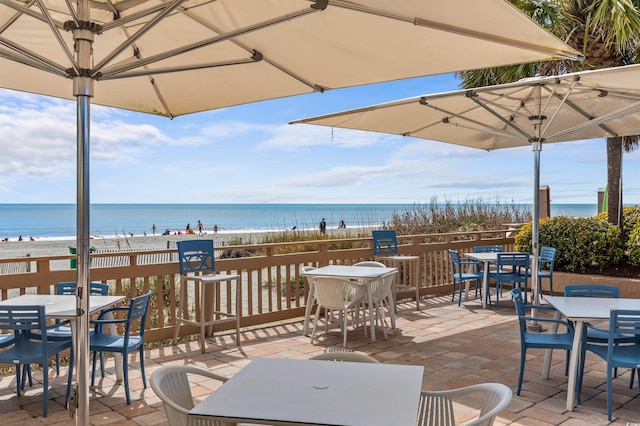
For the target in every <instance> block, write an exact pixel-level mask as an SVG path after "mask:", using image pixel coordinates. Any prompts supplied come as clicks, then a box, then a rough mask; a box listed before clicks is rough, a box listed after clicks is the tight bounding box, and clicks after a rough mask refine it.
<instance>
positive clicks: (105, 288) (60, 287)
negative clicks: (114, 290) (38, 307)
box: [56, 281, 109, 296]
mask: <svg viewBox="0 0 640 426" xmlns="http://www.w3.org/2000/svg"><path fill="white" fill-rule="evenodd" d="M77 286H78V283H76V282H75V281H69V282H60V283H58V284H56V294H76V287H77ZM89 294H91V295H92V296H107V295H109V285H108V284H102V283H94V282H91V283H89Z"/></svg>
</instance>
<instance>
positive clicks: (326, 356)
mask: <svg viewBox="0 0 640 426" xmlns="http://www.w3.org/2000/svg"><path fill="white" fill-rule="evenodd" d="M309 359H310V360H314V361H343V362H368V363H370V364H380V362H379V361H378V360H377V359H375V358H372V357H370V356H369V355H365V354H359V353H357V352H325V353H322V354H319V355H314V356H312V357H311V358H309Z"/></svg>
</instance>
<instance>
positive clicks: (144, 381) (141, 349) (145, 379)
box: [139, 344, 147, 389]
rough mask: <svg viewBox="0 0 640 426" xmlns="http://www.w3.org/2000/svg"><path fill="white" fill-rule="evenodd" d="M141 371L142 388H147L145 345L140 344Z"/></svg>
mask: <svg viewBox="0 0 640 426" xmlns="http://www.w3.org/2000/svg"><path fill="white" fill-rule="evenodd" d="M139 351H140V373H141V374H142V388H143V389H146V388H147V377H146V376H145V374H144V346H143V345H142V344H140V349H139Z"/></svg>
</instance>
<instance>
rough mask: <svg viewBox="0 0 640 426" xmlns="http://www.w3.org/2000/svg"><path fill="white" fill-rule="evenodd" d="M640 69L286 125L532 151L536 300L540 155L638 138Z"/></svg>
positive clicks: (537, 81) (531, 82)
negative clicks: (583, 143) (553, 147)
mask: <svg viewBox="0 0 640 426" xmlns="http://www.w3.org/2000/svg"><path fill="white" fill-rule="evenodd" d="M638 111H640V65H631V66H626V67H618V68H608V69H602V70H597V71H584V72H577V73H572V74H566V75H563V76H559V77H541V78H530V79H525V80H522V81H519V82H516V83H510V84H503V85H496V86H487V87H481V88H476V89H467V90H458V91H454V92H446V93H439V94H432V95H424V96H418V97H415V98H409V99H404V100H400V101H396V102H389V103H385V104H380V105H374V106H370V107H365V108H359V109H354V110H350V111H344V112H339V113H335V114H328V115H324V116H318V117H312V118H306V119H302V120H297V121H294V122H293V123H307V124H317V125H323V126H330V127H339V128H345V129H358V130H368V131H373V132H382V133H392V134H396V135H402V136H412V137H416V138H422V139H428V140H433V141H440V142H446V143H451V144H456V145H463V146H469V147H472V148H479V149H484V150H487V151H491V150H494V149H501V148H510V147H518V146H531V147H532V149H533V155H534V156H533V170H534V185H533V186H534V188H533V224H532V238H531V242H532V244H531V245H532V247H531V250H532V254H533V256H532V257H533V260H532V266H531V267H532V283H534V284H533V285H532V286H533V289H534V290H533V291H534V303H535V304H539V301H540V298H539V294H538V286H537V284H536V283H537V282H538V254H539V253H538V241H539V214H540V213H539V198H538V193H539V187H540V151H541V150H542V146H543V145H544V144H548V143H555V142H565V141H575V140H583V139H594V138H610V137H618V136H631V135H638V134H640V114H636V113H637V112H638Z"/></svg>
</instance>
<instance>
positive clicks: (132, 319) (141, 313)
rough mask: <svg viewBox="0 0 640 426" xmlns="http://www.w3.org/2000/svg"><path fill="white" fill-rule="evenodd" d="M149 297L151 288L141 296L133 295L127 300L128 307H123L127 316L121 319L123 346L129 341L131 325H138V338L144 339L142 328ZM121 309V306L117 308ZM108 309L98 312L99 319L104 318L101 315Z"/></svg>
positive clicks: (143, 327) (143, 328)
mask: <svg viewBox="0 0 640 426" xmlns="http://www.w3.org/2000/svg"><path fill="white" fill-rule="evenodd" d="M150 299H151V290H149V291H148V292H147V293H145V294H143V295H142V296H138V297H133V298H131V301H130V302H129V306H128V307H123V308H125V309H126V312H127V316H126V318H125V319H123V321H122V323H123V325H124V344H125V346H126V345H128V343H129V336H130V335H131V331H132V330H131V329H132V326H133V325H138V327H137V328H138V330H139V335H140V339H141V340H142V341H144V330H145V328H146V327H145V322H146V319H147V310H148V307H149V300H150ZM117 309H121V308H117ZM108 311H109V309H106V310H104V311H102V312H101V313H100V319H104V318H103V315H104V314H105V313H106V312H108Z"/></svg>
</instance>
